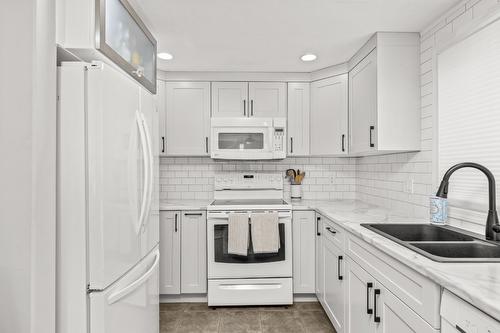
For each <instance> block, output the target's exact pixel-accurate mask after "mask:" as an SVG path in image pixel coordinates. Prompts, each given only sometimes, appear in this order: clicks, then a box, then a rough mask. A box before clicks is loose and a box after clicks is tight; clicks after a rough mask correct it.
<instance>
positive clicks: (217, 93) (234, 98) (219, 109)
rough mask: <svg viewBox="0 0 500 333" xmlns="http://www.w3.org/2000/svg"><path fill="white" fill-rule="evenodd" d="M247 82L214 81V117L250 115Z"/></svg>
mask: <svg viewBox="0 0 500 333" xmlns="http://www.w3.org/2000/svg"><path fill="white" fill-rule="evenodd" d="M248 111H249V102H248V83H247V82H212V117H248V115H249V112H248Z"/></svg>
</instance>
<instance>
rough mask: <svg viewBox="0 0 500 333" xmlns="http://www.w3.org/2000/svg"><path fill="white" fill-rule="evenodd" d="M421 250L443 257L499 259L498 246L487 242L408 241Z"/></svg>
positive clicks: (499, 248) (499, 250)
mask: <svg viewBox="0 0 500 333" xmlns="http://www.w3.org/2000/svg"><path fill="white" fill-rule="evenodd" d="M410 245H413V246H415V247H416V248H419V249H420V250H422V251H425V252H427V253H430V254H431V255H434V256H437V257H445V258H470V259H476V258H493V259H499V260H500V246H498V245H495V244H491V243H487V242H477V241H475V242H470V243H453V242H451V243H441V242H439V243H410Z"/></svg>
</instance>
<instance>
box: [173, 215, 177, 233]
mask: <svg viewBox="0 0 500 333" xmlns="http://www.w3.org/2000/svg"><path fill="white" fill-rule="evenodd" d="M174 231H175V232H177V214H175V221H174Z"/></svg>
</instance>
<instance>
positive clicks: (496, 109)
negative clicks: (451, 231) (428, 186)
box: [437, 20, 500, 211]
mask: <svg viewBox="0 0 500 333" xmlns="http://www.w3.org/2000/svg"><path fill="white" fill-rule="evenodd" d="M437 59H438V66H437V67H438V72H437V73H438V121H437V124H438V142H437V147H438V148H437V149H438V151H437V153H438V168H439V176H440V179H441V177H442V176H443V174H444V173H445V172H446V170H447V169H448V168H449V167H450V166H452V165H454V164H456V163H460V162H476V163H480V164H483V165H484V166H486V167H487V168H489V169H490V170H491V171H492V172H493V174H494V175H495V177H496V179H497V180H500V20H497V21H496V22H493V23H491V24H489V25H488V26H486V27H484V28H482V29H481V30H479V31H478V32H476V33H474V34H473V35H471V36H469V37H467V38H465V39H464V40H462V41H460V42H458V43H456V44H454V45H453V46H451V47H450V48H448V49H446V50H444V51H443V52H442V53H440V54H439V55H438V58H437ZM487 184H488V183H487V180H486V177H485V176H484V175H483V174H482V173H481V172H479V171H476V170H472V169H463V170H460V171H457V172H456V173H455V174H454V175H453V176H452V178H451V180H450V191H449V201H450V206H453V207H460V208H465V209H469V210H475V211H485V210H487V204H488V199H487V196H488V186H487Z"/></svg>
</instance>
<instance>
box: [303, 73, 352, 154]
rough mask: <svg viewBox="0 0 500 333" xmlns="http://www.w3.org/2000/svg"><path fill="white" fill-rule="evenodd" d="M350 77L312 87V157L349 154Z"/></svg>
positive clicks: (326, 80)
mask: <svg viewBox="0 0 500 333" xmlns="http://www.w3.org/2000/svg"><path fill="white" fill-rule="evenodd" d="M347 88H348V87H347V74H342V75H337V76H334V77H331V78H327V79H323V80H319V81H315V82H313V83H311V124H310V138H311V149H310V151H311V155H313V156H318V155H346V154H347V146H348V143H347V138H348V135H347V134H348V133H347V128H348V127H347V117H348V93H347Z"/></svg>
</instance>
